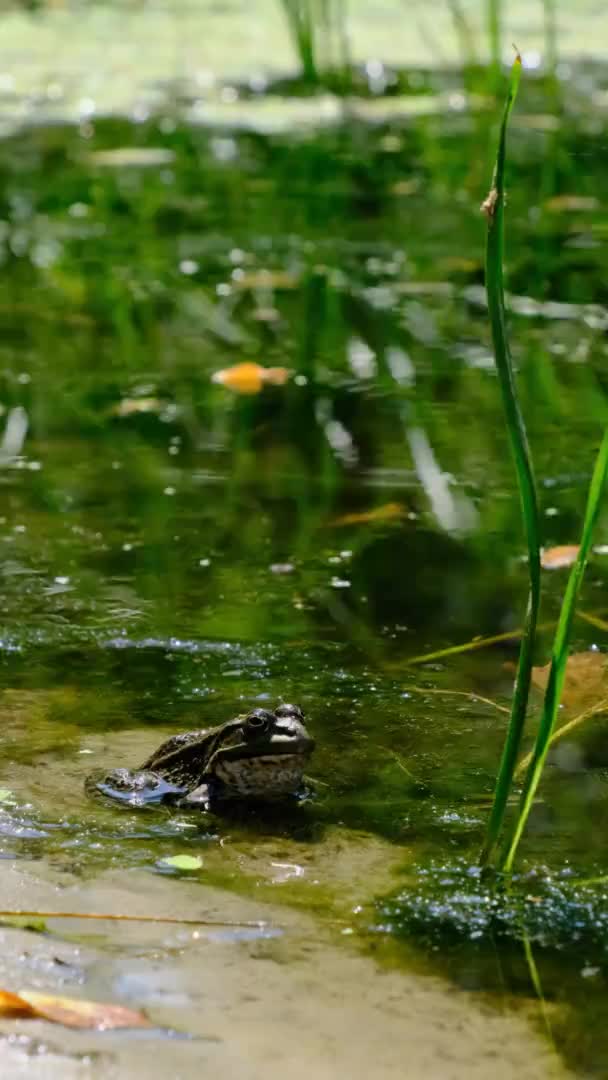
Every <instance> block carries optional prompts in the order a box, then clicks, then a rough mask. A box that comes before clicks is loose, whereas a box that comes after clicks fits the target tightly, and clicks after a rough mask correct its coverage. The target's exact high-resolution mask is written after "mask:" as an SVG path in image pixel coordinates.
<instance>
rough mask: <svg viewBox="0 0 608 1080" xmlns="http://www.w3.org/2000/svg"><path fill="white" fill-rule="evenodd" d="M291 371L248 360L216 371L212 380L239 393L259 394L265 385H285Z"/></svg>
mask: <svg viewBox="0 0 608 1080" xmlns="http://www.w3.org/2000/svg"><path fill="white" fill-rule="evenodd" d="M290 375H291V371H290V370H289V368H282V367H274V368H265V367H262V366H261V364H254V363H252V362H250V361H246V362H245V363H242V364H235V365H234V367H230V368H223V370H222V371H215V372H214V373H213V375H212V376H211V381H212V382H214V383H221V385H222V386H227V387H228V388H229V389H230V390H234V391H235V393H237V394H259V393H260V390H262V388H263V387H264V386H265V385H272V386H284V385H285V383H286V382H287V380H288V379H289V376H290Z"/></svg>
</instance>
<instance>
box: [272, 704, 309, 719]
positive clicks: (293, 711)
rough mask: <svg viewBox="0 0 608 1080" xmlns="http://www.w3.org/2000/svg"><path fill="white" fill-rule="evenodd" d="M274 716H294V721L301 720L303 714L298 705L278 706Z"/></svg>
mask: <svg viewBox="0 0 608 1080" xmlns="http://www.w3.org/2000/svg"><path fill="white" fill-rule="evenodd" d="M275 714H276V716H279V717H281V716H295V718H296V720H303V719H304V713H303V712H302V710H301V708H300V706H299V705H279V706H278V707H277V708H276V709H275Z"/></svg>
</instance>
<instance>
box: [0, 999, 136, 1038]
mask: <svg viewBox="0 0 608 1080" xmlns="http://www.w3.org/2000/svg"><path fill="white" fill-rule="evenodd" d="M0 1016H5V1017H29V1018H30V1019H32V1020H50V1021H51V1022H52V1023H54V1024H63V1025H64V1027H72V1028H95V1029H97V1031H107V1030H109V1029H110V1028H135V1027H139V1028H141V1027H152V1025H151V1023H150V1021H149V1020H148V1018H147V1016H145V1015H144V1013H142V1012H139V1011H137V1010H135V1009H127V1008H126V1007H125V1006H124V1005H110V1004H108V1003H107V1002H101V1001H83V1000H81V999H79V998H67V997H57V996H56V995H55V994H41V993H39V992H38V991H37V990H20V991H19V993H18V994H13V993H11V992H10V991H9V990H0Z"/></svg>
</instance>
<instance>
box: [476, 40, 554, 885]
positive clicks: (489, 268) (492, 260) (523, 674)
mask: <svg viewBox="0 0 608 1080" xmlns="http://www.w3.org/2000/svg"><path fill="white" fill-rule="evenodd" d="M520 75H521V57H520V56H519V54H518V55H517V57H516V59H515V63H514V65H513V69H512V72H511V80H510V83H509V90H508V94H507V100H506V102H505V108H504V112H503V117H502V123H501V126H500V134H499V139H498V151H497V155H496V166H495V169H494V176H493V179H492V187H491V189H490V194H489V195H488V197H487V199H486V200H485V202H484V204H483V207H482V209H483V210H484V211H485V213H486V216H487V219H488V229H487V241H486V290H487V295H488V313H489V316H490V324H491V328H492V342H493V345H494V357H495V361H496V371H497V374H498V380H499V383H500V389H501V394H502V401H503V409H504V414H505V421H506V425H507V432H508V435H509V441H510V444H511V452H512V454H513V458H514V461H515V470H516V474H517V484H518V488H519V495H520V500H521V507H522V514H523V520H524V527H525V533H526V543H527V548H528V570H529V575H530V592H529V598H528V607H527V612H526V620H525V626H524V634H523V638H522V643H521V649H520V653H519V664H518V669H517V676H516V679H515V688H514V691H513V703H512V708H511V718H510V721H509V726H508V729H507V735H506V739H505V745H504V749H503V753H502V758H501V761H500V766H499V770H498V777H497V781H496V789H495V792H494V802H493V805H492V810H491V813H490V819H489V822H488V828H487V833H486V839H485V843H484V846H483V850H482V852H481V863H482V865H483V864H485V863H487V862H488V861H489V859H490V858H491V856H492V853H493V851H494V848H495V846H496V843H497V841H498V837H499V835H500V832H501V830H502V826H503V821H504V816H505V811H506V807H507V799H508V797H509V793H510V790H511V787H512V783H513V774H514V771H515V766H516V763H517V755H518V752H519V747H520V745H521V738H522V734H523V729H524V723H525V719H526V710H527V705H528V697H529V693H530V680H531V675H532V660H533V650H534V641H535V637H536V626H537V622H538V612H539V607H540V530H539V517H538V499H537V495H536V484H535V480H534V472H533V469H532V461H531V457H530V451H529V448H528V438H527V435H526V429H525V425H524V420H523V416H522V414H521V409H520V407H519V401H518V397H517V388H516V385H515V376H514V372H513V362H512V359H511V351H510V348H509V341H508V338H507V332H506V326H505V298H504V286H503V255H504V202H505V164H506V157H507V128H508V124H509V117H510V115H511V110H512V108H513V105H514V102H515V98H516V96H517V88H518V86H519V79H520Z"/></svg>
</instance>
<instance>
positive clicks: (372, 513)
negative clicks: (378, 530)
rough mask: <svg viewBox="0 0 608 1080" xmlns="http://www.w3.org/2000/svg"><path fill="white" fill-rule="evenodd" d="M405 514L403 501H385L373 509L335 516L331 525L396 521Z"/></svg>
mask: <svg viewBox="0 0 608 1080" xmlns="http://www.w3.org/2000/svg"><path fill="white" fill-rule="evenodd" d="M404 516H405V507H404V506H403V505H402V504H401V503H397V502H392V503H385V504H384V506H375V507H373V509H372V510H361V511H358V512H356V513H352V514H342V515H341V516H340V517H337V518H333V520H332V521H330V522H329V524H330V525H335V526H338V525H367V524H371V523H373V522H376V521H396V520H398V519H399V518H402V517H404Z"/></svg>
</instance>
